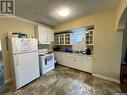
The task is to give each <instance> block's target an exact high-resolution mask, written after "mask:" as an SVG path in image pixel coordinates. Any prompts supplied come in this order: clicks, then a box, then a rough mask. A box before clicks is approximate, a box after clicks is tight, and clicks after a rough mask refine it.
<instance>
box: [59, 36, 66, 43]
mask: <svg viewBox="0 0 127 95" xmlns="http://www.w3.org/2000/svg"><path fill="white" fill-rule="evenodd" d="M64 36H65V35H64V34H60V44H61V45H64V44H65V43H64V42H65V41H64V40H65V39H64Z"/></svg>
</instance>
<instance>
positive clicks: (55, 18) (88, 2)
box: [15, 0, 119, 25]
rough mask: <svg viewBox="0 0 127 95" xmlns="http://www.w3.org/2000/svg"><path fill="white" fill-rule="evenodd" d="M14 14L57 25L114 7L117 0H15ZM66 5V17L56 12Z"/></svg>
mask: <svg viewBox="0 0 127 95" xmlns="http://www.w3.org/2000/svg"><path fill="white" fill-rule="evenodd" d="M15 1H16V15H17V16H20V17H23V18H26V19H29V20H32V21H35V22H38V23H42V24H47V25H57V24H61V23H64V22H67V21H70V20H73V19H77V18H80V17H84V16H88V15H92V14H95V13H97V12H100V11H104V10H108V9H111V8H114V7H116V5H117V4H118V3H119V0H15ZM62 7H67V8H69V9H70V10H71V12H70V15H69V16H67V17H65V18H64V17H60V16H59V15H58V14H57V13H56V12H57V11H58V10H59V9H60V8H62Z"/></svg>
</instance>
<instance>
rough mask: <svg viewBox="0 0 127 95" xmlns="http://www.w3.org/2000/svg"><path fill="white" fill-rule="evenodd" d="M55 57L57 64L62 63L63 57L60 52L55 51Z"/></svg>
mask: <svg viewBox="0 0 127 95" xmlns="http://www.w3.org/2000/svg"><path fill="white" fill-rule="evenodd" d="M55 59H56V60H57V61H58V63H59V64H61V65H64V59H63V56H62V54H61V53H55Z"/></svg>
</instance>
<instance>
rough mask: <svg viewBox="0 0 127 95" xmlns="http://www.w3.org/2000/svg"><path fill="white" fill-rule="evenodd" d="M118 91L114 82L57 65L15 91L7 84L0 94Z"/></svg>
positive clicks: (86, 94)
mask: <svg viewBox="0 0 127 95" xmlns="http://www.w3.org/2000/svg"><path fill="white" fill-rule="evenodd" d="M119 92H121V90H120V87H119V85H118V84H116V83H113V82H110V81H106V80H103V79H100V78H96V77H93V76H92V75H91V74H88V73H85V72H82V71H78V70H75V69H71V68H68V67H64V66H61V65H58V66H57V67H56V69H55V70H53V71H51V72H49V73H48V74H46V75H44V76H41V77H40V78H38V79H36V80H35V81H33V82H31V83H30V84H28V85H26V86H24V87H23V88H21V89H19V90H17V91H14V89H13V86H12V84H11V83H10V84H8V85H7V86H5V87H4V90H2V91H1V92H0V95H114V93H119ZM117 95H118V94H117Z"/></svg>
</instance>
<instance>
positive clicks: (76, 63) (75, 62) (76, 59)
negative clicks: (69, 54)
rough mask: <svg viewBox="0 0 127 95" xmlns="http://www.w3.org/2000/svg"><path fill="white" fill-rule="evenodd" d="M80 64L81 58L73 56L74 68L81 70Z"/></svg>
mask: <svg viewBox="0 0 127 95" xmlns="http://www.w3.org/2000/svg"><path fill="white" fill-rule="evenodd" d="M81 64H82V60H81V56H74V68H75V69H79V70H81V67H82V66H81Z"/></svg>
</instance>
